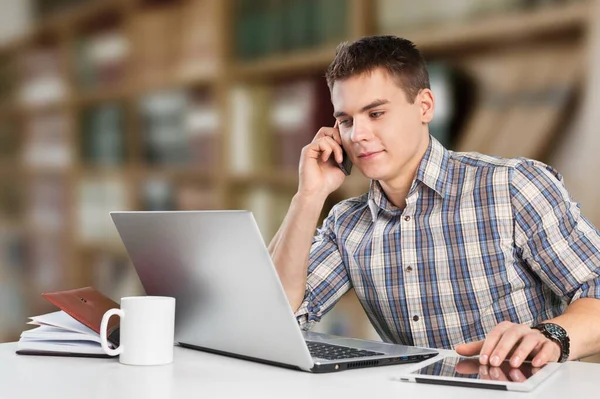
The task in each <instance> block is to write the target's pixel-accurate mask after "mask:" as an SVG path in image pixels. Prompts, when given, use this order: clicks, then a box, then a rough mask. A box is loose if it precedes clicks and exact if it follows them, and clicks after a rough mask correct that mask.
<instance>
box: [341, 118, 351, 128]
mask: <svg viewBox="0 0 600 399" xmlns="http://www.w3.org/2000/svg"><path fill="white" fill-rule="evenodd" d="M350 122H351V121H350V119H344V120H341V121H340V122H339V124H340V125H341V126H349V125H350Z"/></svg>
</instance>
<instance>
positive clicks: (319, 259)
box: [296, 207, 351, 330]
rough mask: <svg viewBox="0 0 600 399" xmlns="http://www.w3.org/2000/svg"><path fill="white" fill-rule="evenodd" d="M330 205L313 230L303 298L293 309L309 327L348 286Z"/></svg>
mask: <svg viewBox="0 0 600 399" xmlns="http://www.w3.org/2000/svg"><path fill="white" fill-rule="evenodd" d="M335 211H336V207H334V208H333V209H332V210H331V212H330V213H329V215H328V216H327V218H326V219H325V220H324V221H323V224H322V226H321V227H320V228H319V229H318V230H317V234H316V235H315V237H314V238H313V242H312V246H311V248H310V255H309V261H308V275H307V281H306V292H305V294H304V301H303V302H302V304H301V305H300V307H299V308H298V310H297V311H296V318H297V320H298V324H299V325H300V327H301V328H302V329H304V330H309V329H310V328H312V326H313V325H314V324H315V323H317V322H319V321H320V320H321V317H323V315H325V314H326V313H327V312H328V311H329V310H330V309H331V308H332V307H333V306H334V305H335V303H336V302H337V301H338V300H339V299H340V298H341V297H342V295H344V294H345V293H346V292H347V291H348V290H349V289H350V288H351V282H350V278H349V276H348V271H347V269H346V266H345V265H344V262H343V259H342V255H341V253H340V249H339V248H338V240H337V237H336V234H335V220H336V217H335Z"/></svg>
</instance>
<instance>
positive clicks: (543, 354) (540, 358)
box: [531, 338, 560, 367]
mask: <svg viewBox="0 0 600 399" xmlns="http://www.w3.org/2000/svg"><path fill="white" fill-rule="evenodd" d="M544 339H546V338H544ZM558 359H560V347H559V346H558V344H557V343H556V342H552V341H550V340H546V342H545V343H544V344H543V345H542V349H540V351H539V352H538V354H537V355H535V357H534V358H533V360H532V361H531V363H532V364H533V366H534V367H542V366H543V365H545V364H546V363H548V362H549V361H557V360H558Z"/></svg>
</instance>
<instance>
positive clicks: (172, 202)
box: [141, 178, 221, 211]
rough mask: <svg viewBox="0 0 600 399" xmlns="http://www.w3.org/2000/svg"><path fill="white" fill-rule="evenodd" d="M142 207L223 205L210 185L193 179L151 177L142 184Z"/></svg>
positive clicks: (182, 208) (168, 208)
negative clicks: (178, 179)
mask: <svg viewBox="0 0 600 399" xmlns="http://www.w3.org/2000/svg"><path fill="white" fill-rule="evenodd" d="M141 202H142V208H143V209H144V210H147V211H171V210H179V211H193V210H211V209H218V208H219V207H221V205H220V204H219V201H218V196H217V192H216V190H215V188H214V187H212V186H210V185H204V184H198V183H194V182H191V181H178V182H177V181H176V182H173V181H169V180H166V179H161V178H150V179H148V180H146V181H145V182H144V184H143V186H142V193H141Z"/></svg>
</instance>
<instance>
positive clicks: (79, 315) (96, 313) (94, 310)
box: [42, 287, 120, 345]
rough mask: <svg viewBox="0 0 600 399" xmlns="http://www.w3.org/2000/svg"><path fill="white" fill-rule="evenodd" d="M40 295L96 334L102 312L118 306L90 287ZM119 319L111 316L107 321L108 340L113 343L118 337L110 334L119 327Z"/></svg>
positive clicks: (116, 343)
mask: <svg viewBox="0 0 600 399" xmlns="http://www.w3.org/2000/svg"><path fill="white" fill-rule="evenodd" d="M42 297H43V298H44V299H46V300H48V301H49V302H51V303H52V304H54V305H56V307H58V308H59V309H60V310H62V311H64V312H65V313H68V314H69V316H71V317H72V318H74V319H75V320H77V321H78V322H80V323H82V324H83V325H85V326H86V327H89V328H91V329H92V330H94V331H95V332H97V333H98V334H100V323H101V322H102V316H104V313H106V312H107V311H108V310H110V309H114V308H119V304H118V303H116V302H115V301H113V300H112V299H110V298H109V297H107V296H106V295H104V294H103V293H101V292H100V291H98V290H96V289H95V288H92V287H85V288H77V289H75V290H68V291H57V292H45V293H43V294H42ZM119 320H120V319H119V318H118V317H111V318H110V320H109V321H108V331H107V336H108V340H109V341H110V342H112V343H113V344H115V345H118V344H119V342H118V337H112V335H114V334H113V333H114V332H115V331H116V330H117V329H118V328H119ZM114 339H116V341H114Z"/></svg>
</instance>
